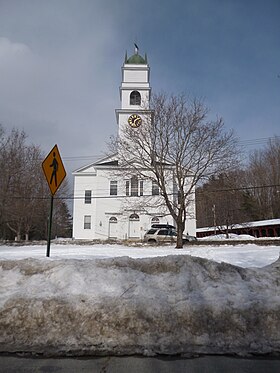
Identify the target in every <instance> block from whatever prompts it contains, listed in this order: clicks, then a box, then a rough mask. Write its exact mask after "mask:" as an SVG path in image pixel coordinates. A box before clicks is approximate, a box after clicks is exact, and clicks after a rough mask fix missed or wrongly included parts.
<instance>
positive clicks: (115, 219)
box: [109, 216, 118, 224]
mask: <svg viewBox="0 0 280 373" xmlns="http://www.w3.org/2000/svg"><path fill="white" fill-rule="evenodd" d="M109 222H110V223H113V224H114V223H117V222H118V219H117V218H116V217H115V216H111V217H110V219H109Z"/></svg>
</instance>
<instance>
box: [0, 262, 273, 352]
mask: <svg viewBox="0 0 280 373" xmlns="http://www.w3.org/2000/svg"><path fill="white" fill-rule="evenodd" d="M279 285H280V261H279V260H278V261H276V262H275V263H273V264H270V265H269V266H267V267H264V268H240V267H237V266H233V265H231V264H226V263H217V262H214V261H211V260H207V259H203V258H198V257H192V256H189V255H176V256H175V255H172V256H166V257H156V258H141V259H132V258H129V257H118V258H106V259H88V260H77V259H58V260H52V259H49V260H46V259H31V258H29V259H23V260H2V261H0V312H1V317H0V351H9V352H14V351H30V352H31V351H32V352H37V353H45V354H54V355H59V354H62V355H63V354H64V355H65V354H76V355H89V354H91V355H93V354H96V355H98V354H117V355H119V354H143V355H154V354H194V353H217V354H222V353H236V354H248V353H258V354H265V353H272V352H274V353H275V352H278V353H279V352H280V286H279Z"/></svg>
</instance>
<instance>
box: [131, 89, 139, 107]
mask: <svg viewBox="0 0 280 373" xmlns="http://www.w3.org/2000/svg"><path fill="white" fill-rule="evenodd" d="M130 105H141V95H140V93H139V92H138V91H132V92H131V93H130Z"/></svg>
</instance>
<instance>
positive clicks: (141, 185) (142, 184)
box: [139, 180, 144, 196]
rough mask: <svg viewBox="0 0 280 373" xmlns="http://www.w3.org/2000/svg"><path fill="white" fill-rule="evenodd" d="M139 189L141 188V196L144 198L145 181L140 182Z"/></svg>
mask: <svg viewBox="0 0 280 373" xmlns="http://www.w3.org/2000/svg"><path fill="white" fill-rule="evenodd" d="M139 187H140V196H143V191H144V181H143V180H140V182H139Z"/></svg>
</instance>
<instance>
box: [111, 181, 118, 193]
mask: <svg viewBox="0 0 280 373" xmlns="http://www.w3.org/2000/svg"><path fill="white" fill-rule="evenodd" d="M116 195H118V182H117V181H110V196H116Z"/></svg>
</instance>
